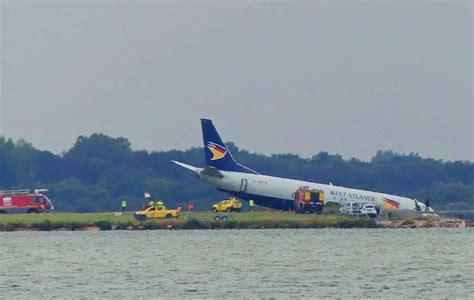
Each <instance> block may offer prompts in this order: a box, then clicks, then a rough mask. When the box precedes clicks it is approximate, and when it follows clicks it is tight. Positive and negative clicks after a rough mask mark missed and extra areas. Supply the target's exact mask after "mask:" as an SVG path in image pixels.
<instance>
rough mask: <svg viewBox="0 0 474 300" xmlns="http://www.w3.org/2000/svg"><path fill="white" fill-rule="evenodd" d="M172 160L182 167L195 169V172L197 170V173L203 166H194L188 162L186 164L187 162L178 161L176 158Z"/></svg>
mask: <svg viewBox="0 0 474 300" xmlns="http://www.w3.org/2000/svg"><path fill="white" fill-rule="evenodd" d="M172 162H174V163H175V164H177V165H178V166H180V167H183V168H185V169H188V170H191V171H193V172H195V173H198V172H199V170H200V169H201V168H197V167H194V166H191V165H187V164H185V163H182V162H179V161H176V160H172Z"/></svg>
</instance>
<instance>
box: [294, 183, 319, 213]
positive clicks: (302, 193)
mask: <svg viewBox="0 0 474 300" xmlns="http://www.w3.org/2000/svg"><path fill="white" fill-rule="evenodd" d="M294 196H295V197H294V202H295V203H294V205H295V213H297V214H304V213H306V212H309V213H317V214H321V212H322V211H323V208H324V192H323V191H319V190H315V189H312V190H310V189H309V187H307V186H302V187H300V188H299V189H297V190H296V192H295V193H294Z"/></svg>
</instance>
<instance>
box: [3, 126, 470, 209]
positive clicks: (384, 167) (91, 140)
mask: <svg viewBox="0 0 474 300" xmlns="http://www.w3.org/2000/svg"><path fill="white" fill-rule="evenodd" d="M227 146H228V147H229V149H230V151H231V152H232V154H233V156H234V157H235V158H236V159H237V160H238V161H239V162H241V163H242V164H244V165H247V166H249V167H251V168H252V169H254V170H257V171H258V172H260V173H262V174H266V175H272V176H281V177H288V178H294V179H300V180H306V181H313V182H320V183H329V182H331V183H332V184H334V185H342V186H347V187H352V188H360V189H366V190H372V191H382V192H386V193H392V194H397V195H402V196H407V197H414V198H417V199H421V200H424V199H426V198H429V199H430V202H431V204H432V206H433V207H435V208H438V209H469V208H470V209H472V208H474V163H473V162H469V161H454V162H451V161H443V160H435V159H431V158H422V157H420V156H419V155H418V154H416V153H410V154H400V153H396V152H393V151H391V150H388V151H382V150H380V151H378V152H377V153H376V154H375V155H374V156H373V157H372V159H371V160H370V161H368V162H366V161H361V160H358V159H355V158H352V159H343V157H342V156H341V155H338V154H329V153H327V152H319V153H317V154H315V155H314V156H312V157H311V158H302V157H300V156H298V155H295V154H272V155H264V154H258V153H251V152H249V151H247V150H242V149H239V148H238V147H237V146H236V145H234V144H233V143H231V142H229V143H227ZM171 160H178V161H182V162H185V163H189V164H192V165H196V166H204V165H205V160H204V149H203V148H202V147H196V148H191V149H188V150H184V151H180V150H171V151H159V152H156V151H153V152H149V151H144V150H133V149H132V145H131V144H130V142H129V141H128V139H126V138H123V137H117V138H114V137H109V136H107V135H104V134H100V133H95V134H92V135H90V136H80V137H78V138H77V140H76V142H75V144H74V145H73V147H72V148H71V149H69V150H67V151H65V152H64V153H62V154H61V155H56V154H53V153H51V152H49V151H41V150H38V149H35V148H34V147H33V146H32V145H31V144H29V143H28V142H26V141H24V140H18V141H13V140H12V139H7V138H5V137H2V136H0V189H14V188H31V189H33V188H48V189H49V192H48V196H49V197H50V198H51V199H52V200H53V202H54V204H55V206H56V208H57V209H58V210H61V211H77V212H92V211H111V210H117V209H118V208H119V205H120V201H121V200H122V199H124V198H125V199H127V200H128V203H129V207H130V208H133V209H135V208H138V207H140V206H141V205H142V203H143V201H144V199H143V193H144V192H145V191H148V192H151V194H152V198H153V199H155V200H156V199H162V200H163V201H165V203H166V205H167V206H169V207H176V206H178V205H181V206H185V205H186V204H187V203H189V202H194V203H195V205H196V208H197V209H201V210H208V209H210V205H211V204H212V203H214V202H216V201H218V200H219V199H221V198H224V197H226V196H227V195H226V194H224V193H222V192H218V191H217V190H215V189H214V188H213V187H211V186H209V185H207V184H206V183H204V182H201V181H200V180H199V179H197V178H196V175H195V174H193V173H192V172H189V171H187V170H185V169H182V168H180V167H178V166H176V165H175V164H173V163H172V162H171Z"/></svg>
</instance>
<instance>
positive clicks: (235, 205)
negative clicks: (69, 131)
mask: <svg viewBox="0 0 474 300" xmlns="http://www.w3.org/2000/svg"><path fill="white" fill-rule="evenodd" d="M241 209H242V202H240V201H239V200H237V199H236V198H230V199H224V200H222V201H220V202H219V203H216V204H214V205H213V206H212V210H214V212H232V211H237V212H239V211H240V210H241Z"/></svg>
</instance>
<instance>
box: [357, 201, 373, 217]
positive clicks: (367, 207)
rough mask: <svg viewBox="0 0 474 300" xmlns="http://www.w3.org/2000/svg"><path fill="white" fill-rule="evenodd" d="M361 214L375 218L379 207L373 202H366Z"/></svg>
mask: <svg viewBox="0 0 474 300" xmlns="http://www.w3.org/2000/svg"><path fill="white" fill-rule="evenodd" d="M360 214H361V215H366V216H369V217H371V218H375V217H377V208H375V205H373V204H364V205H362V208H361V209H360Z"/></svg>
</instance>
